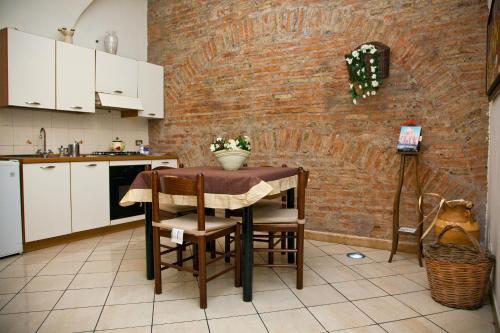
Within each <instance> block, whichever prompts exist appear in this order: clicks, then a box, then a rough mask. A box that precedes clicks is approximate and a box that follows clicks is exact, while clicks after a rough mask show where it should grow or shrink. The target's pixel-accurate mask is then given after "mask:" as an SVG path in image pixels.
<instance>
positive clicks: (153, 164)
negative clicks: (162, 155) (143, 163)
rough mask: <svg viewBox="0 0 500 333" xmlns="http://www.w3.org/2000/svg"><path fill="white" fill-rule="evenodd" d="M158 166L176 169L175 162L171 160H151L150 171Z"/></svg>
mask: <svg viewBox="0 0 500 333" xmlns="http://www.w3.org/2000/svg"><path fill="white" fill-rule="evenodd" d="M160 166H164V167H170V168H177V160H176V159H171V160H152V161H151V169H154V168H157V167H160Z"/></svg>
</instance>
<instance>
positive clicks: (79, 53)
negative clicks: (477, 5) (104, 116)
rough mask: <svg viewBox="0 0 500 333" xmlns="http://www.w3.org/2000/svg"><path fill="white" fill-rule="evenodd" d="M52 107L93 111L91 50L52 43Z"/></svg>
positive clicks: (93, 93)
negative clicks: (53, 81) (53, 52)
mask: <svg viewBox="0 0 500 333" xmlns="http://www.w3.org/2000/svg"><path fill="white" fill-rule="evenodd" d="M56 109H58V110H65V111H77V112H95V51H94V50H92V49H87V48H84V47H79V46H75V45H71V44H68V43H63V42H56Z"/></svg>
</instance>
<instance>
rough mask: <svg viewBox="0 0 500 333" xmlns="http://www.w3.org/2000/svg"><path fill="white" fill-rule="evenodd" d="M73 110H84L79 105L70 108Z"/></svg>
mask: <svg viewBox="0 0 500 333" xmlns="http://www.w3.org/2000/svg"><path fill="white" fill-rule="evenodd" d="M70 108H71V109H75V110H81V109H83V108H82V107H81V106H79V105H75V106H70Z"/></svg>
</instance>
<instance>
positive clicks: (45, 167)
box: [40, 165, 56, 169]
mask: <svg viewBox="0 0 500 333" xmlns="http://www.w3.org/2000/svg"><path fill="white" fill-rule="evenodd" d="M55 168H56V166H55V165H46V166H41V167H40V169H55Z"/></svg>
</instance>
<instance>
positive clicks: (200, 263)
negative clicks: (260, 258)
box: [151, 171, 241, 309]
mask: <svg viewBox="0 0 500 333" xmlns="http://www.w3.org/2000/svg"><path fill="white" fill-rule="evenodd" d="M151 187H152V199H153V200H152V205H153V252H154V272H155V293H157V294H161V291H162V285H161V271H162V270H165V269H167V268H175V269H177V270H180V271H188V272H191V273H193V274H195V275H198V282H199V287H200V308H202V309H205V308H206V307H207V282H208V281H210V280H212V279H214V278H216V277H217V276H220V275H222V274H224V273H226V272H228V271H230V270H233V269H234V270H235V276H234V285H235V286H236V287H239V286H241V267H240V266H241V261H240V260H241V259H240V258H241V247H240V246H241V245H240V244H241V241H240V233H241V230H240V225H239V223H236V222H235V221H232V220H230V219H225V218H218V217H215V216H206V215H205V197H204V192H205V190H204V177H203V175H202V174H199V175H197V176H196V180H195V181H194V180H190V179H185V178H179V177H171V176H166V177H161V179H159V177H158V172H157V171H153V175H152V186H151ZM160 193H164V194H170V195H192V196H196V198H197V207H196V209H197V214H188V215H183V216H180V217H174V218H172V219H168V220H160V204H159V194H160ZM173 228H177V229H183V230H184V242H183V244H182V245H177V246H168V245H164V244H161V243H160V237H170V236H171V231H172V229H173ZM231 233H234V234H235V250H234V251H228V252H224V253H220V254H221V255H220V256H218V257H216V258H213V259H209V260H207V257H206V254H205V249H206V244H207V242H209V241H212V240H216V239H218V238H220V237H225V236H226V235H229V234H231ZM184 244H187V245H191V244H193V245H194V247H195V248H196V250H194V251H196V252H197V255H192V256H190V257H187V258H183V259H182V258H181V259H180V260H179V258H177V261H176V262H174V263H168V262H165V261H163V259H162V258H161V256H162V255H164V254H168V253H170V252H173V251H177V253H179V248H182V246H183V245H184ZM163 249H166V250H163ZM218 254H219V253H218ZM232 255H234V258H235V264H234V265H231V266H230V267H228V268H226V269H224V270H222V271H221V272H218V273H215V274H214V275H212V276H210V277H207V265H209V264H212V263H214V262H216V261H218V260H220V259H223V258H226V257H230V256H232ZM191 259H193V267H185V266H184V265H183V263H184V262H186V261H188V260H191ZM194 259H197V260H196V261H197V262H196V261H195V260H194Z"/></svg>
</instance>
